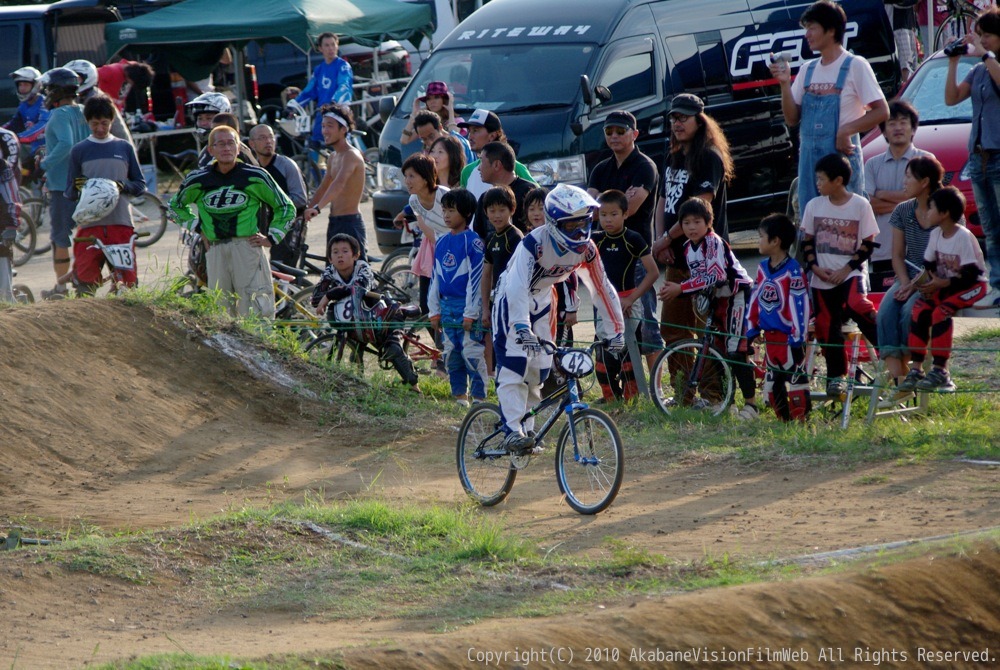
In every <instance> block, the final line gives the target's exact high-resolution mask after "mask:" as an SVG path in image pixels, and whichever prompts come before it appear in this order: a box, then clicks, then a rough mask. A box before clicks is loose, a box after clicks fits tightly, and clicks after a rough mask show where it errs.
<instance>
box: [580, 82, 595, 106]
mask: <svg viewBox="0 0 1000 670" xmlns="http://www.w3.org/2000/svg"><path fill="white" fill-rule="evenodd" d="M580 90H581V91H582V92H583V102H584V104H586V105H587V106H588V107H590V106H591V105H593V104H594V95H593V94H592V93H591V92H590V77H588V76H587V75H585V74H581V75H580Z"/></svg>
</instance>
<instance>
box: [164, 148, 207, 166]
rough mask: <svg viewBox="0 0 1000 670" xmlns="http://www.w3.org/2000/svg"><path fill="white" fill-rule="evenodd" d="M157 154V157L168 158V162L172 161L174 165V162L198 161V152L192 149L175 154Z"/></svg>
mask: <svg viewBox="0 0 1000 670" xmlns="http://www.w3.org/2000/svg"><path fill="white" fill-rule="evenodd" d="M157 153H158V154H159V155H161V156H163V157H164V158H169V159H170V160H172V161H174V162H175V163H176V162H180V161H196V160H198V152H197V151H195V150H194V149H185V150H184V151H178V152H177V153H175V154H172V153H168V152H166V151H159V152H157Z"/></svg>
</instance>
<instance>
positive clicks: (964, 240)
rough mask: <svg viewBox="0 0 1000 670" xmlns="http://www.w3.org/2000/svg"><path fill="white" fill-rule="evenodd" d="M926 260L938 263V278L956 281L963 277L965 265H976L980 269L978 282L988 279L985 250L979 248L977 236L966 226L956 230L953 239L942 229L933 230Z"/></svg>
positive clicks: (925, 253) (926, 252)
mask: <svg viewBox="0 0 1000 670" xmlns="http://www.w3.org/2000/svg"><path fill="white" fill-rule="evenodd" d="M924 260H925V261H937V270H936V271H935V272H934V274H936V275H937V276H938V277H947V278H948V279H954V278H955V277H959V276H961V274H962V266H963V265H972V264H975V265H976V267H978V268H979V277H977V281H984V280H985V279H986V260H985V259H984V258H983V250H982V249H980V248H979V242H977V241H976V236H975V235H973V234H972V232H971V231H970V230H969V229H968V228H966V227H965V226H958V227H957V228H955V234H954V235H952V236H951V237H945V236H944V235H943V234H942V232H941V229H940V228H935V229H934V230H932V231H931V238H930V240H928V242H927V250H926V251H925V252H924Z"/></svg>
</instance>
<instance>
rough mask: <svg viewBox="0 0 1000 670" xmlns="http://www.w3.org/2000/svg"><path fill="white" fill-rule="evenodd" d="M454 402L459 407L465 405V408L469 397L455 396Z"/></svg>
mask: <svg viewBox="0 0 1000 670" xmlns="http://www.w3.org/2000/svg"><path fill="white" fill-rule="evenodd" d="M455 403H456V404H457V405H458V406H459V407H466V408H468V406H469V399H468V398H455Z"/></svg>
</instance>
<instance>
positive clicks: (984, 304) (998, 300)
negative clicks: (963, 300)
mask: <svg viewBox="0 0 1000 670" xmlns="http://www.w3.org/2000/svg"><path fill="white" fill-rule="evenodd" d="M997 305H1000V290H998V289H997V288H996V287H995V286H991V287H990V290H989V293H987V294H986V295H984V296H983V297H982V298H980V299H979V300H977V301H976V304H974V305H973V306H972V307H973V309H990V308H991V307H996V306H997Z"/></svg>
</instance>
